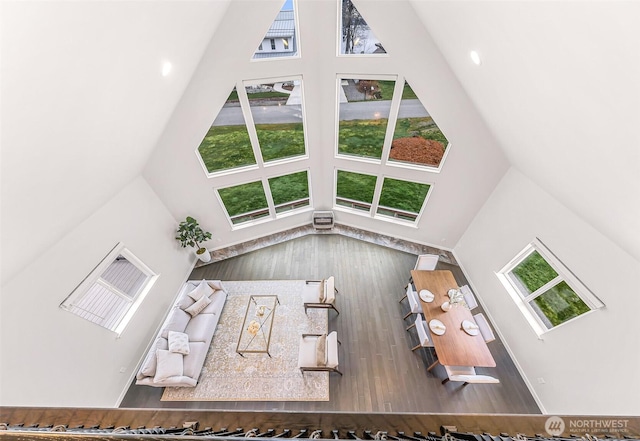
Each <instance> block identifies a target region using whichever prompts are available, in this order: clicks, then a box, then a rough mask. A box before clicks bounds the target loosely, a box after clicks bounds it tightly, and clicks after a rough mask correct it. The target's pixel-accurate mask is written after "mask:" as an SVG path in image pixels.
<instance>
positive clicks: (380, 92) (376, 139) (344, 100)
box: [338, 78, 395, 159]
mask: <svg viewBox="0 0 640 441" xmlns="http://www.w3.org/2000/svg"><path fill="white" fill-rule="evenodd" d="M394 86H395V81H393V80H376V79H362V78H356V79H353V78H349V79H341V80H340V87H339V91H338V92H339V112H338V119H339V121H338V154H341V155H349V156H356V157H362V158H372V159H380V158H381V157H382V147H383V145H384V140H385V135H386V132H387V124H388V122H389V113H390V111H391V99H392V98H393V89H394Z"/></svg>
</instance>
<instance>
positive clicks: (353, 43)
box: [338, 0, 387, 55]
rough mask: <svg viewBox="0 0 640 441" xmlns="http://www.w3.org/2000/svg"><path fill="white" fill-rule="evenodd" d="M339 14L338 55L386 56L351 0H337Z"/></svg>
mask: <svg viewBox="0 0 640 441" xmlns="http://www.w3.org/2000/svg"><path fill="white" fill-rule="evenodd" d="M338 1H339V2H340V5H341V9H340V11H341V14H340V23H341V25H340V31H341V32H340V54H342V55H362V54H374V55H378V54H386V53H387V52H386V51H385V50H384V47H382V44H381V43H380V40H378V39H377V38H376V36H375V35H374V33H373V31H372V30H371V28H370V27H369V25H368V24H367V22H366V21H365V20H364V18H363V17H362V15H360V12H358V9H357V8H356V6H355V5H354V4H353V2H352V1H351V0H338Z"/></svg>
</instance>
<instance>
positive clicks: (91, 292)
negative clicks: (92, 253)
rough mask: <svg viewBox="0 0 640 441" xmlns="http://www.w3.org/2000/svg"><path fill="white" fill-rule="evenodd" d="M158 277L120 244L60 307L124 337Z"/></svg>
mask: <svg viewBox="0 0 640 441" xmlns="http://www.w3.org/2000/svg"><path fill="white" fill-rule="evenodd" d="M157 278H158V275H157V274H155V273H154V272H153V271H151V269H149V267H147V266H146V265H145V264H144V263H143V262H142V261H141V260H140V259H138V258H137V257H136V256H134V255H133V253H131V251H129V250H128V249H127V248H125V246H124V244H122V243H119V244H117V245H116V246H115V247H114V248H113V249H112V250H111V251H110V252H109V254H108V255H107V256H106V257H105V258H104V259H103V260H102V261H101V262H100V263H99V264H98V266H96V268H95V269H94V270H93V271H92V272H91V273H90V274H89V275H88V276H87V277H86V278H85V279H84V280H83V281H82V282H81V283H80V284H79V285H78V287H77V288H76V289H75V290H74V291H73V292H72V293H71V294H70V295H69V296H68V297H67V298H66V299H64V301H63V302H62V303H61V304H60V307H61V308H62V309H64V310H66V311H69V312H71V313H72V314H75V315H77V316H79V317H82V318H83V319H85V320H87V321H90V322H92V323H95V324H96V325H99V326H102V327H103V328H106V329H108V330H110V331H113V332H115V333H117V334H121V333H122V332H123V331H124V329H125V327H126V326H127V323H129V320H131V318H132V317H133V315H134V314H135V312H136V310H137V309H138V306H140V303H142V301H143V300H144V298H145V296H146V295H147V294H148V292H149V290H150V289H151V287H152V286H153V284H154V283H155V281H156V279H157Z"/></svg>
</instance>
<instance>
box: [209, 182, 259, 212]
mask: <svg viewBox="0 0 640 441" xmlns="http://www.w3.org/2000/svg"><path fill="white" fill-rule="evenodd" d="M218 193H219V194H220V199H222V202H223V203H224V206H225V208H226V209H227V213H228V214H229V216H230V217H233V216H237V215H239V214H244V213H249V212H251V211H255V210H260V209H263V208H267V206H268V205H267V198H266V196H265V194H264V189H263V188H262V182H261V181H256V182H249V183H248V184H241V185H236V186H234V187H227V188H220V189H218Z"/></svg>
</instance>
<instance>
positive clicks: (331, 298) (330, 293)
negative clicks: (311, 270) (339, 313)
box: [324, 276, 336, 303]
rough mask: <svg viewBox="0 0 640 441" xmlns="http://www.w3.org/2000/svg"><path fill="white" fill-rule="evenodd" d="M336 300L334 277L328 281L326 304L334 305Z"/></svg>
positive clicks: (326, 285)
mask: <svg viewBox="0 0 640 441" xmlns="http://www.w3.org/2000/svg"><path fill="white" fill-rule="evenodd" d="M335 300H336V289H335V279H334V277H333V276H331V277H329V278H328V279H327V282H326V284H325V299H324V301H325V303H333V302H335Z"/></svg>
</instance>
